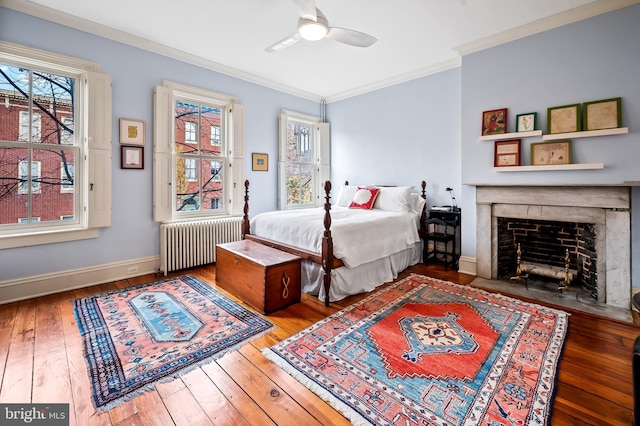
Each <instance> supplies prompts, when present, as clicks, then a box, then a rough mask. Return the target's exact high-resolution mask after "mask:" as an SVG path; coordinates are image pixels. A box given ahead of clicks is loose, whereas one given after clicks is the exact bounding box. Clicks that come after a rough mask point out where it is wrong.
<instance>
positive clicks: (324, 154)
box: [278, 109, 331, 210]
mask: <svg viewBox="0 0 640 426" xmlns="http://www.w3.org/2000/svg"><path fill="white" fill-rule="evenodd" d="M279 121H280V123H279V124H280V125H279V135H278V140H279V143H278V146H279V149H278V206H279V208H280V210H293V209H300V208H307V207H317V206H322V205H323V204H324V182H325V181H327V180H329V179H330V169H331V163H330V161H331V158H330V149H331V147H330V139H329V137H330V125H329V123H327V122H323V121H322V119H321V118H320V117H317V116H313V115H309V114H304V113H300V112H296V111H291V110H287V109H281V110H280V119H279ZM290 122H294V123H302V124H308V125H310V127H311V128H312V131H313V135H312V138H311V139H312V140H311V144H312V155H313V156H314V158H312V161H311V162H310V163H308V164H311V165H312V166H313V176H312V179H313V183H312V188H313V189H312V190H313V194H312V202H311V203H305V204H292V205H290V204H288V200H287V168H288V166H289V164H290V163H291V162H290V161H288V159H287V143H288V140H287V135H288V126H289V123H290ZM305 164H307V163H305Z"/></svg>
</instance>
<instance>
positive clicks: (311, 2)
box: [293, 0, 318, 21]
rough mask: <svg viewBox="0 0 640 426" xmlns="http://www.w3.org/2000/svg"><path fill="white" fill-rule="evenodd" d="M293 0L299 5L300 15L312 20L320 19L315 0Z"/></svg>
mask: <svg viewBox="0 0 640 426" xmlns="http://www.w3.org/2000/svg"><path fill="white" fill-rule="evenodd" d="M293 2H294V3H295V4H296V6H298V13H299V14H300V17H302V18H305V19H311V20H312V21H317V20H318V19H317V16H316V2H315V0H293Z"/></svg>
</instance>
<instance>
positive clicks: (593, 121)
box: [582, 98, 622, 130]
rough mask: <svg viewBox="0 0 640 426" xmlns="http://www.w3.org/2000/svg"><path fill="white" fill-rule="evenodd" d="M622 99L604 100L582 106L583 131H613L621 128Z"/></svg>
mask: <svg viewBox="0 0 640 426" xmlns="http://www.w3.org/2000/svg"><path fill="white" fill-rule="evenodd" d="M621 106H622V98H613V99H604V100H601V101H592V102H585V103H584V104H582V112H583V114H584V130H602V129H615V128H616V127H622V116H621V114H620V109H621Z"/></svg>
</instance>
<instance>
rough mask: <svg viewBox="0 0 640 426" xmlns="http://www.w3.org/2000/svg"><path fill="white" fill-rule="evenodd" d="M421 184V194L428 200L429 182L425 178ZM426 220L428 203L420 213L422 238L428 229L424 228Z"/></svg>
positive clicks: (419, 231)
mask: <svg viewBox="0 0 640 426" xmlns="http://www.w3.org/2000/svg"><path fill="white" fill-rule="evenodd" d="M420 186H421V187H422V194H421V195H422V198H424V199H425V200H426V199H427V182H426V181H424V180H423V181H422V183H421V184H420ZM426 220H427V203H425V204H424V207H423V208H422V214H421V215H420V229H419V230H418V234H420V238H422V237H424V233H425V231H426V230H425V229H424V224H425V222H426Z"/></svg>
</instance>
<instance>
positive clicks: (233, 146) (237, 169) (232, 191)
mask: <svg viewBox="0 0 640 426" xmlns="http://www.w3.org/2000/svg"><path fill="white" fill-rule="evenodd" d="M178 100H179V101H192V102H194V103H197V104H198V105H200V106H208V107H215V108H220V109H221V110H222V113H223V115H224V118H223V120H222V122H223V126H224V128H223V129H221V134H222V137H223V138H225V140H224V141H221V145H222V148H223V150H224V151H223V152H222V153H221V154H222V155H221V156H220V157H217V156H216V158H211V157H212V156H211V155H209V154H205V155H201V156H199V157H194V158H199V159H200V168H201V169H202V168H203V163H202V162H203V161H208V160H218V161H221V162H222V165H223V171H222V180H223V199H222V200H223V209H221V210H210V209H200V210H198V211H188V212H185V211H180V212H177V211H176V193H175V192H176V188H177V184H176V182H177V176H176V166H175V165H176V164H177V163H176V159H177V158H179V157H180V158H185V157H189V154H188V153H186V154H185V153H179V152H176V151H175V142H174V141H175V103H176V101H178ZM201 131H202V129H201ZM200 139H202V138H200ZM208 139H209V140H210V138H208ZM205 140H206V139H205ZM185 142H186V141H185ZM196 142H197V141H196ZM201 143H204V141H202V142H201ZM153 161H154V167H153V173H154V178H153V181H154V192H153V199H154V202H153V207H154V208H153V212H154V214H153V217H154V220H155V221H156V222H172V221H181V220H194V219H201V218H202V219H205V218H212V217H228V216H236V215H240V214H242V209H243V192H242V190H243V189H244V186H243V184H242V183H243V179H244V107H243V106H242V105H241V104H239V103H237V99H236V98H235V97H234V96H230V95H226V94H221V93H217V92H213V91H210V90H206V89H201V88H198V87H193V86H189V85H184V84H181V83H175V82H172V81H168V80H165V81H163V83H162V85H158V86H155V88H154V158H153ZM198 173H199V175H200V174H202V170H199V171H198ZM200 198H202V197H200Z"/></svg>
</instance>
